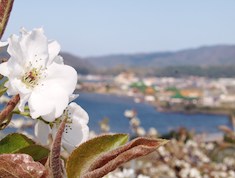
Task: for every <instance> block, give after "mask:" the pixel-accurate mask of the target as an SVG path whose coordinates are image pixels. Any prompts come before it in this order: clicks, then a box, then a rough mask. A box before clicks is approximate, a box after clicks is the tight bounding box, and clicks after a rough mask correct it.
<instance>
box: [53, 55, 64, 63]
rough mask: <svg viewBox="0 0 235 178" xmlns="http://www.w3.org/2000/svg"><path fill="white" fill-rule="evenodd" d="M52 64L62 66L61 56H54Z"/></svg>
mask: <svg viewBox="0 0 235 178" xmlns="http://www.w3.org/2000/svg"><path fill="white" fill-rule="evenodd" d="M54 62H55V63H57V64H64V59H63V57H62V56H56V57H55V59H54Z"/></svg>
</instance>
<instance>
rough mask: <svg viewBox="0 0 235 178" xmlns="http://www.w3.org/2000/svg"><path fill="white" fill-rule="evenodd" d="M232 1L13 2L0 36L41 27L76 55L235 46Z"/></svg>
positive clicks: (88, 0) (81, 0)
mask: <svg viewBox="0 0 235 178" xmlns="http://www.w3.org/2000/svg"><path fill="white" fill-rule="evenodd" d="M234 7H235V1H234V0H226V1H225V0H206V1H203V0H194V1H188V0H177V1H172V0H68V1H62V0H40V1H32V0H15V4H14V7H13V11H12V14H11V17H10V20H9V23H8V26H7V29H6V33H5V34H4V37H3V39H6V38H7V37H8V36H9V35H10V34H12V33H18V31H19V29H20V27H25V28H27V29H29V30H31V29H32V28H36V27H43V28H44V30H45V33H46V35H47V36H48V38H50V39H56V40H57V41H59V43H60V44H61V46H62V50H63V51H67V52H71V53H73V54H76V55H80V56H96V55H104V54H117V53H136V52H157V51H169V50H170V51H172V50H173V51H176V50H180V49H185V48H194V47H199V46H202V45H216V44H235V10H234Z"/></svg>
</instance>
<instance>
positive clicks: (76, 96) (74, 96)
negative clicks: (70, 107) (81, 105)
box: [69, 94, 79, 102]
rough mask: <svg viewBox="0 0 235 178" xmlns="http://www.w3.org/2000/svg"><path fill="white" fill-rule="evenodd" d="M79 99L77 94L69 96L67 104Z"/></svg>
mask: <svg viewBox="0 0 235 178" xmlns="http://www.w3.org/2000/svg"><path fill="white" fill-rule="evenodd" d="M78 97H79V94H72V95H70V96H69V102H72V101H73V100H75V99H77V98H78Z"/></svg>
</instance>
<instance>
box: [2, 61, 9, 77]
mask: <svg viewBox="0 0 235 178" xmlns="http://www.w3.org/2000/svg"><path fill="white" fill-rule="evenodd" d="M0 74H2V75H4V76H8V75H9V74H10V71H9V69H8V66H7V62H3V63H1V64H0Z"/></svg>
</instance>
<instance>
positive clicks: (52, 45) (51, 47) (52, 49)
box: [47, 41, 60, 65]
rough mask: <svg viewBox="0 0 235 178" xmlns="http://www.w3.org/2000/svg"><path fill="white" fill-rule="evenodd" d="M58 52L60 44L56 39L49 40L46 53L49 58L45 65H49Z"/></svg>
mask: <svg viewBox="0 0 235 178" xmlns="http://www.w3.org/2000/svg"><path fill="white" fill-rule="evenodd" d="M59 52H60V45H59V43H58V42H57V41H51V42H49V44H48V53H49V60H48V63H47V65H50V64H51V63H52V62H53V61H54V60H55V57H57V56H58V54H59Z"/></svg>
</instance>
